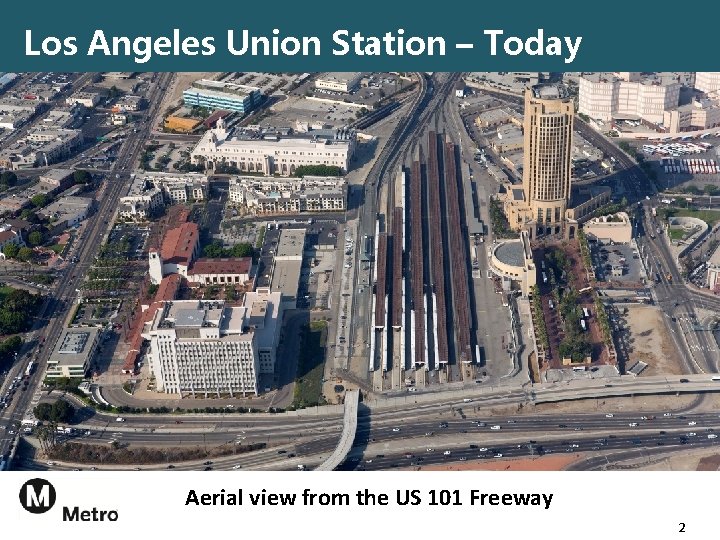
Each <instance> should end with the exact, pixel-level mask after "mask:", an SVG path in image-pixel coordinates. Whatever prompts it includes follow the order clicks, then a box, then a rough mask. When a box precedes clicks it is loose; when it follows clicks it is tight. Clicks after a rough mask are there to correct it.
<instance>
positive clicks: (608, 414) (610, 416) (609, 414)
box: [605, 413, 615, 418]
mask: <svg viewBox="0 0 720 540" xmlns="http://www.w3.org/2000/svg"><path fill="white" fill-rule="evenodd" d="M613 416H615V415H614V414H613V413H607V414H606V415H605V418H612V417H613Z"/></svg>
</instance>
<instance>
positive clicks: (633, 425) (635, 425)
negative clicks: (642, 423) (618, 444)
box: [628, 422, 638, 427]
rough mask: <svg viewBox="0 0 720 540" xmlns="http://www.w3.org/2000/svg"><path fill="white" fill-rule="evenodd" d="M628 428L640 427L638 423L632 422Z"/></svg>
mask: <svg viewBox="0 0 720 540" xmlns="http://www.w3.org/2000/svg"><path fill="white" fill-rule="evenodd" d="M628 426H630V427H638V423H637V422H630V423H629V424H628Z"/></svg>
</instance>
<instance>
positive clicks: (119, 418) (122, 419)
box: [115, 416, 125, 422]
mask: <svg viewBox="0 0 720 540" xmlns="http://www.w3.org/2000/svg"><path fill="white" fill-rule="evenodd" d="M115 421H116V422H124V421H125V419H124V418H123V417H122V416H118V417H117V418H116V419H115Z"/></svg>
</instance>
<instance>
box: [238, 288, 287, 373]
mask: <svg viewBox="0 0 720 540" xmlns="http://www.w3.org/2000/svg"><path fill="white" fill-rule="evenodd" d="M243 305H244V307H245V308H246V309H247V310H248V311H247V325H248V326H249V327H250V328H252V329H253V330H254V331H255V337H256V341H257V351H258V362H259V365H260V373H266V374H270V375H272V374H274V373H275V361H276V356H275V351H276V350H277V346H278V342H279V340H280V328H281V326H282V325H281V323H282V312H281V305H282V294H281V293H279V292H274V293H260V292H249V293H245V300H244V303H243Z"/></svg>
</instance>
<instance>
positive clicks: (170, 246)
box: [160, 223, 200, 264]
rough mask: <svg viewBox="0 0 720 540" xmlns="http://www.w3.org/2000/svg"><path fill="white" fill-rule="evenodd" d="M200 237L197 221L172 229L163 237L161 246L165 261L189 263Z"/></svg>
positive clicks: (161, 253)
mask: <svg viewBox="0 0 720 540" xmlns="http://www.w3.org/2000/svg"><path fill="white" fill-rule="evenodd" d="M199 239H200V230H199V228H198V225H197V223H183V224H182V225H180V226H179V227H176V228H174V229H170V230H169V231H168V232H167V234H166V235H165V238H163V241H162V247H161V248H160V255H161V256H162V258H163V262H172V263H176V264H182V263H185V264H189V263H190V262H191V261H192V257H193V252H194V251H195V247H196V246H197V243H198V241H199Z"/></svg>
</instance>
